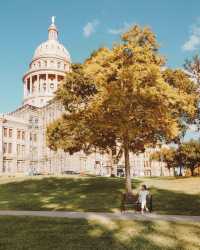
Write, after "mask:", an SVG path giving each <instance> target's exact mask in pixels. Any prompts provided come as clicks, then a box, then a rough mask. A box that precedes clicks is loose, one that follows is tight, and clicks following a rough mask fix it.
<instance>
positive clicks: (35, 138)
mask: <svg viewBox="0 0 200 250" xmlns="http://www.w3.org/2000/svg"><path fill="white" fill-rule="evenodd" d="M36 141H37V134H34V142H36Z"/></svg>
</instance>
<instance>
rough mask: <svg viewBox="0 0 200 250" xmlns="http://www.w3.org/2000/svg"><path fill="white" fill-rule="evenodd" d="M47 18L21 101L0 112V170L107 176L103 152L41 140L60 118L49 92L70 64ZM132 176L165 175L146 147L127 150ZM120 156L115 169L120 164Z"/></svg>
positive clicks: (60, 111) (107, 163)
mask: <svg viewBox="0 0 200 250" xmlns="http://www.w3.org/2000/svg"><path fill="white" fill-rule="evenodd" d="M54 21H55V20H54V18H52V23H51V25H50V26H49V29H48V40H47V41H45V42H43V43H41V44H40V45H39V46H38V47H37V48H36V50H35V52H34V55H33V58H32V60H31V62H30V64H29V67H28V70H27V72H26V73H25V74H24V76H23V101H22V105H21V106H20V107H18V108H17V109H16V110H15V111H13V112H9V113H7V114H1V115H0V175H2V174H3V175H16V174H30V173H40V174H55V175H56V174H62V173H64V172H66V171H75V172H78V173H90V174H96V175H109V174H110V173H111V167H110V165H111V164H110V162H111V160H110V157H109V156H108V155H104V154H99V153H96V154H91V155H89V156H88V155H87V156H86V155H85V154H84V153H83V152H79V153H76V154H74V155H69V154H68V153H65V152H63V151H62V150H58V151H56V152H54V151H52V150H50V149H49V148H48V147H47V145H46V128H47V126H48V124H49V123H51V122H52V121H54V120H55V119H57V118H58V117H60V116H61V115H62V114H63V112H64V107H62V105H60V104H59V103H57V102H56V101H55V100H54V99H53V97H54V93H55V91H56V90H57V88H58V86H59V84H60V83H61V82H62V81H63V79H64V77H65V74H67V72H69V70H70V65H71V58H70V54H69V52H68V51H67V49H66V48H65V47H64V45H62V44H61V43H60V42H59V37H58V29H57V27H56V25H55V23H54ZM130 162H131V172H132V175H137V176H144V175H154V176H155V175H168V174H169V173H168V171H167V170H166V168H165V167H164V166H163V164H162V163H159V162H151V161H150V160H149V151H148V150H147V152H145V153H143V154H139V155H131V156H130ZM123 167H124V163H123V160H121V162H119V163H118V165H117V166H115V171H116V172H117V169H119V168H121V169H123Z"/></svg>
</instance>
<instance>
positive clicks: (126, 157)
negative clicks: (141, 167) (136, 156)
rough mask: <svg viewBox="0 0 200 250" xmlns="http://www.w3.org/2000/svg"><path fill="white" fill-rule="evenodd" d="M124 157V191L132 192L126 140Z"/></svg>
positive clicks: (126, 142)
mask: <svg viewBox="0 0 200 250" xmlns="http://www.w3.org/2000/svg"><path fill="white" fill-rule="evenodd" d="M124 159H125V175H126V192H127V193H132V185H131V172H130V160H129V146H128V141H124Z"/></svg>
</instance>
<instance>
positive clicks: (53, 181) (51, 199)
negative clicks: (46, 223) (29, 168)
mask: <svg viewBox="0 0 200 250" xmlns="http://www.w3.org/2000/svg"><path fill="white" fill-rule="evenodd" d="M138 184H139V181H135V188H136V186H137V185H138ZM123 190H124V179H119V178H102V177H96V178H53V177H51V178H43V179H29V180H25V181H21V182H10V183H6V184H2V185H0V209H14V210H65V211H97V212H100V211H101V212H102V211H105V212H111V211H113V209H116V208H117V209H118V208H119V207H120V202H121V193H122V192H123Z"/></svg>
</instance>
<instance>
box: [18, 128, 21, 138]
mask: <svg viewBox="0 0 200 250" xmlns="http://www.w3.org/2000/svg"><path fill="white" fill-rule="evenodd" d="M20 138H21V131H20V130H17V139H18V140H20Z"/></svg>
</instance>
